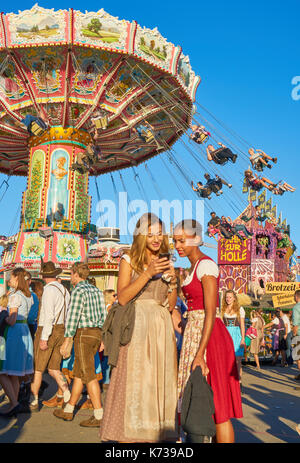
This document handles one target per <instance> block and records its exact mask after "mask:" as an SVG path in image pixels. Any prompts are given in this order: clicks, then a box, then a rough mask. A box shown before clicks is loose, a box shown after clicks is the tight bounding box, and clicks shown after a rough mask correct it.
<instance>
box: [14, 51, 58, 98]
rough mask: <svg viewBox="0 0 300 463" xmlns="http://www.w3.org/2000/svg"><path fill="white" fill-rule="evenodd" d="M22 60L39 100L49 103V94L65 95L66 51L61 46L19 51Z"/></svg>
mask: <svg viewBox="0 0 300 463" xmlns="http://www.w3.org/2000/svg"><path fill="white" fill-rule="evenodd" d="M18 55H19V56H20V62H21V63H22V64H23V69H24V72H25V74H26V77H27V79H28V81H29V82H30V85H31V88H32V89H33V91H34V93H35V95H36V97H37V98H42V97H45V98H44V100H40V101H39V102H42V101H43V102H44V103H48V102H49V101H50V98H49V96H50V95H51V96H52V95H55V96H58V95H60V96H63V87H62V81H63V80H64V77H65V67H66V51H65V49H63V48H61V47H35V48H30V49H27V48H25V49H24V50H22V52H20V51H19V52H18Z"/></svg>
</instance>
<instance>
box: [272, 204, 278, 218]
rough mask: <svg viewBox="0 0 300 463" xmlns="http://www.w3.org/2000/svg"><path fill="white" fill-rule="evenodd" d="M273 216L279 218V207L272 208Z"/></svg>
mask: <svg viewBox="0 0 300 463" xmlns="http://www.w3.org/2000/svg"><path fill="white" fill-rule="evenodd" d="M272 215H273V216H274V219H276V218H277V205H275V206H273V207H272Z"/></svg>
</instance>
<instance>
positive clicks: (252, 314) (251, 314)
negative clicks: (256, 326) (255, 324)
mask: <svg viewBox="0 0 300 463" xmlns="http://www.w3.org/2000/svg"><path fill="white" fill-rule="evenodd" d="M256 317H257V312H256V310H252V311H251V312H250V320H251V321H252V320H253V318H256Z"/></svg>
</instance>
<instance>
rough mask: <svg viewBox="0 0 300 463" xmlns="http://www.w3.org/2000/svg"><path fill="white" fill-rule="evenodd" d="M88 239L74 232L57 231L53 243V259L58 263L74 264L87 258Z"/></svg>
mask: <svg viewBox="0 0 300 463" xmlns="http://www.w3.org/2000/svg"><path fill="white" fill-rule="evenodd" d="M86 255H87V245H86V240H85V239H83V238H82V236H80V235H77V234H72V233H60V232H55V233H54V236H53V244H52V261H53V262H54V263H57V264H61V263H67V264H73V263H75V262H80V261H82V260H84V259H85V257H86Z"/></svg>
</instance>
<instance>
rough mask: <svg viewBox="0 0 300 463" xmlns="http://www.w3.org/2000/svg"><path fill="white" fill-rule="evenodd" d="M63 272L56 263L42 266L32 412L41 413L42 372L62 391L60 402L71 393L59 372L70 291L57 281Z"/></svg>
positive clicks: (65, 399) (35, 340)
mask: <svg viewBox="0 0 300 463" xmlns="http://www.w3.org/2000/svg"><path fill="white" fill-rule="evenodd" d="M60 273H61V269H58V268H56V267H55V265H54V263H53V262H42V268H41V276H42V278H43V280H44V281H45V283H46V285H45V287H44V291H43V296H42V301H41V309H40V313H39V319H38V328H37V331H36V335H35V339H34V370H35V371H34V379H33V382H32V384H31V393H32V396H31V403H30V409H31V411H38V410H39V404H38V393H39V389H40V386H41V382H42V376H43V372H44V371H45V370H46V368H47V369H48V373H49V374H50V375H51V376H52V377H53V378H54V379H55V381H56V382H57V385H58V388H59V389H60V390H62V391H63V397H61V398H59V397H57V405H59V403H58V402H59V401H60V402H61V403H60V405H62V403H63V402H68V400H69V398H70V391H69V388H68V384H67V381H66V378H65V377H64V375H63V374H62V372H61V371H60V364H61V360H62V356H61V353H60V347H61V345H62V344H63V342H64V324H65V319H66V313H67V309H68V306H69V302H70V294H69V292H68V290H67V289H66V288H65V287H64V286H63V285H62V284H61V283H59V282H58V281H57V279H56V277H57V276H58V275H59V274H60Z"/></svg>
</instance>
